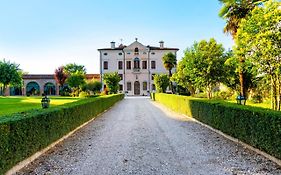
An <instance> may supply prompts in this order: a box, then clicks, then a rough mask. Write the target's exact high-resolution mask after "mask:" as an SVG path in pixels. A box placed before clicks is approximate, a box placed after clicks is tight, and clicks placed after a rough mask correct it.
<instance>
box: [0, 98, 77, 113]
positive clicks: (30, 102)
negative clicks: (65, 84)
mask: <svg viewBox="0 0 281 175" xmlns="http://www.w3.org/2000/svg"><path fill="white" fill-rule="evenodd" d="M41 98H42V97H14V96H13V97H12V96H11V97H0V117H1V116H3V115H7V114H12V113H17V112H23V111H27V110H30V109H40V108H41ZM50 100H51V101H50V107H55V106H59V105H63V104H65V103H71V102H75V101H77V100H79V98H75V97H57V96H54V97H50Z"/></svg>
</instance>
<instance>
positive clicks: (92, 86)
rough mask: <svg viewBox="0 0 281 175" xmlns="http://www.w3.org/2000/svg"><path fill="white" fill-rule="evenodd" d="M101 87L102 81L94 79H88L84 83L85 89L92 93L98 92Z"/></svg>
mask: <svg viewBox="0 0 281 175" xmlns="http://www.w3.org/2000/svg"><path fill="white" fill-rule="evenodd" d="M101 88H102V83H101V82H100V81H97V80H95V79H93V80H91V81H88V82H87V84H86V90H88V91H91V92H92V93H94V94H97V93H99V92H100V90H101Z"/></svg>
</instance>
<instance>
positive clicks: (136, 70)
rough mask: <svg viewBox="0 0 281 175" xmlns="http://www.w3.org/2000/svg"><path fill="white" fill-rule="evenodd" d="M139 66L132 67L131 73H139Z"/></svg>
mask: <svg viewBox="0 0 281 175" xmlns="http://www.w3.org/2000/svg"><path fill="white" fill-rule="evenodd" d="M140 70H141V69H140V68H133V73H140Z"/></svg>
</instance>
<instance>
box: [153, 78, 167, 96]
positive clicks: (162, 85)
mask: <svg viewBox="0 0 281 175" xmlns="http://www.w3.org/2000/svg"><path fill="white" fill-rule="evenodd" d="M169 81H170V79H169V77H168V75H166V74H155V75H154V84H155V86H156V91H157V92H159V93H163V92H166V89H167V87H168V86H169Z"/></svg>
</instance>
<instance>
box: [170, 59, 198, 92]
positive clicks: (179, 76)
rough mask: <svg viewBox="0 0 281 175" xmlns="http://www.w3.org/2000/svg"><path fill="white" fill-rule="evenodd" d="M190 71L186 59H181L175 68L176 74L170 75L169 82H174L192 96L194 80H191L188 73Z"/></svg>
mask: <svg viewBox="0 0 281 175" xmlns="http://www.w3.org/2000/svg"><path fill="white" fill-rule="evenodd" d="M190 69H191V65H190V64H189V63H188V59H182V60H181V61H180V62H179V63H178V66H177V70H176V72H175V73H174V74H173V75H172V77H171V80H172V81H174V82H176V83H177V84H178V85H179V86H180V87H182V88H184V89H186V90H188V91H189V92H190V94H191V95H192V96H193V95H194V94H195V86H194V80H193V79H192V78H191V76H190V74H189V73H188V71H189V70H190Z"/></svg>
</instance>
